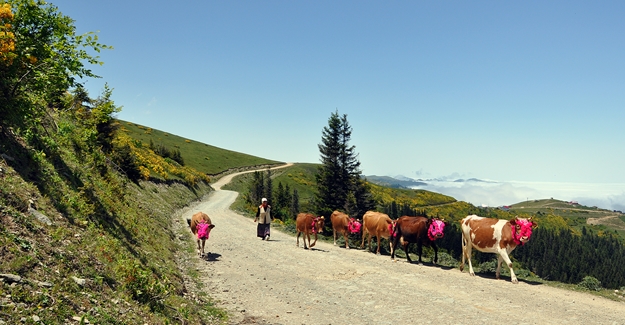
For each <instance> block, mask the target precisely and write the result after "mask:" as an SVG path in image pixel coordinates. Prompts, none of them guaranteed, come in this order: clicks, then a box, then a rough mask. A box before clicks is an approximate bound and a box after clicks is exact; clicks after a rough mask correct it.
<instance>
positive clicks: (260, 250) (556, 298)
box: [182, 174, 625, 325]
mask: <svg viewBox="0 0 625 325" xmlns="http://www.w3.org/2000/svg"><path fill="white" fill-rule="evenodd" d="M235 175H237V174H233V175H229V176H225V177H224V178H222V179H221V180H219V181H218V182H217V183H216V184H214V185H213V187H214V188H215V189H216V191H215V192H213V193H212V194H211V195H210V196H209V197H208V199H207V200H206V201H203V202H201V203H199V204H198V205H196V206H194V207H192V208H191V209H189V210H188V211H186V212H184V214H182V218H183V219H184V218H190V217H191V215H192V214H193V213H195V212H197V211H203V212H206V213H208V214H209V215H210V217H211V219H212V221H213V223H214V224H216V227H215V229H214V230H213V231H212V232H211V236H210V239H209V240H208V242H207V251H208V252H211V253H210V255H209V258H208V259H206V260H202V261H201V267H200V273H201V274H202V281H203V282H204V284H205V286H206V288H208V292H209V293H210V295H211V296H212V297H214V298H215V299H217V300H218V301H219V303H218V306H220V307H223V308H225V309H227V310H228V311H229V312H230V314H231V318H230V320H231V324H515V325H516V324H625V303H622V302H616V301H611V300H608V299H604V298H600V297H595V296H592V295H590V294H587V293H581V292H571V291H566V290H562V289H557V288H552V287H548V286H545V285H541V284H536V283H527V282H523V281H520V282H519V284H512V283H511V282H510V280H509V278H504V279H503V280H495V279H492V278H486V277H480V276H479V275H478V276H475V277H472V276H469V274H468V273H467V271H466V270H465V272H464V273H462V272H460V271H459V270H458V269H457V268H455V269H445V268H441V267H437V266H432V265H417V264H409V263H406V262H405V261H404V260H402V261H398V262H392V261H391V260H390V257H389V256H380V255H374V254H373V253H369V252H367V251H364V250H360V249H350V250H347V249H345V248H342V247H338V246H333V245H332V244H328V243H317V245H316V246H315V247H313V249H311V250H305V249H304V248H303V247H302V243H301V242H300V247H296V246H295V238H294V237H293V236H291V235H287V234H284V233H280V232H277V231H275V230H273V229H272V233H271V239H270V240H269V241H263V240H261V239H260V238H257V237H256V224H255V223H254V222H253V220H251V219H249V218H246V217H243V216H241V215H239V214H237V213H235V212H233V211H231V210H230V209H229V206H230V204H232V202H233V201H234V200H235V198H236V196H237V195H238V193H236V192H232V191H226V190H220V187H221V186H222V185H223V184H226V183H227V182H229V181H230V180H231V179H232V177H234V176H235ZM341 242H342V240H341ZM529 244H530V245H531V242H530V243H529ZM189 245H195V242H194V241H192V240H191V239H190V240H189ZM513 255H514V253H513ZM198 259H199V257H198ZM504 267H505V266H504ZM573 271H574V270H573Z"/></svg>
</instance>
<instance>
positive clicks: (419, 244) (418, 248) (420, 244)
mask: <svg viewBox="0 0 625 325" xmlns="http://www.w3.org/2000/svg"><path fill="white" fill-rule="evenodd" d="M417 253H419V264H423V261H422V260H421V256H422V255H423V243H422V242H417Z"/></svg>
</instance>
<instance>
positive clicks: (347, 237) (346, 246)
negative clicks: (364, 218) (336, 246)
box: [343, 231, 349, 249]
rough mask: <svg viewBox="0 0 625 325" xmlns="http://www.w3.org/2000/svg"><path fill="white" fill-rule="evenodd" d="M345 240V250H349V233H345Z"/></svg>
mask: <svg viewBox="0 0 625 325" xmlns="http://www.w3.org/2000/svg"><path fill="white" fill-rule="evenodd" d="M343 238H345V248H346V249H349V235H348V233H347V231H346V232H344V233H343Z"/></svg>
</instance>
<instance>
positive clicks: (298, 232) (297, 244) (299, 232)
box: [295, 230, 306, 247]
mask: <svg viewBox="0 0 625 325" xmlns="http://www.w3.org/2000/svg"><path fill="white" fill-rule="evenodd" d="M301 233H302V232H301V231H299V230H298V231H297V242H296V243H295V246H297V247H299V235H300V234H301ZM304 245H306V242H304Z"/></svg>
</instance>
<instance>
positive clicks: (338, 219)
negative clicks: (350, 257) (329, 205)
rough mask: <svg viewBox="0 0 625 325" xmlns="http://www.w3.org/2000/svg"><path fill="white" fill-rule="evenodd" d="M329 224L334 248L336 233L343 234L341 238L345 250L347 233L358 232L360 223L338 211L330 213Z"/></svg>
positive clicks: (347, 246)
mask: <svg viewBox="0 0 625 325" xmlns="http://www.w3.org/2000/svg"><path fill="white" fill-rule="evenodd" d="M330 222H332V237H333V238H334V246H336V237H337V233H338V234H343V238H344V239H345V248H347V249H349V238H348V236H349V233H350V232H351V233H357V232H360V222H358V220H355V219H354V218H350V217H349V216H348V215H346V214H345V213H343V212H339V211H334V212H332V215H331V216H330Z"/></svg>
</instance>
